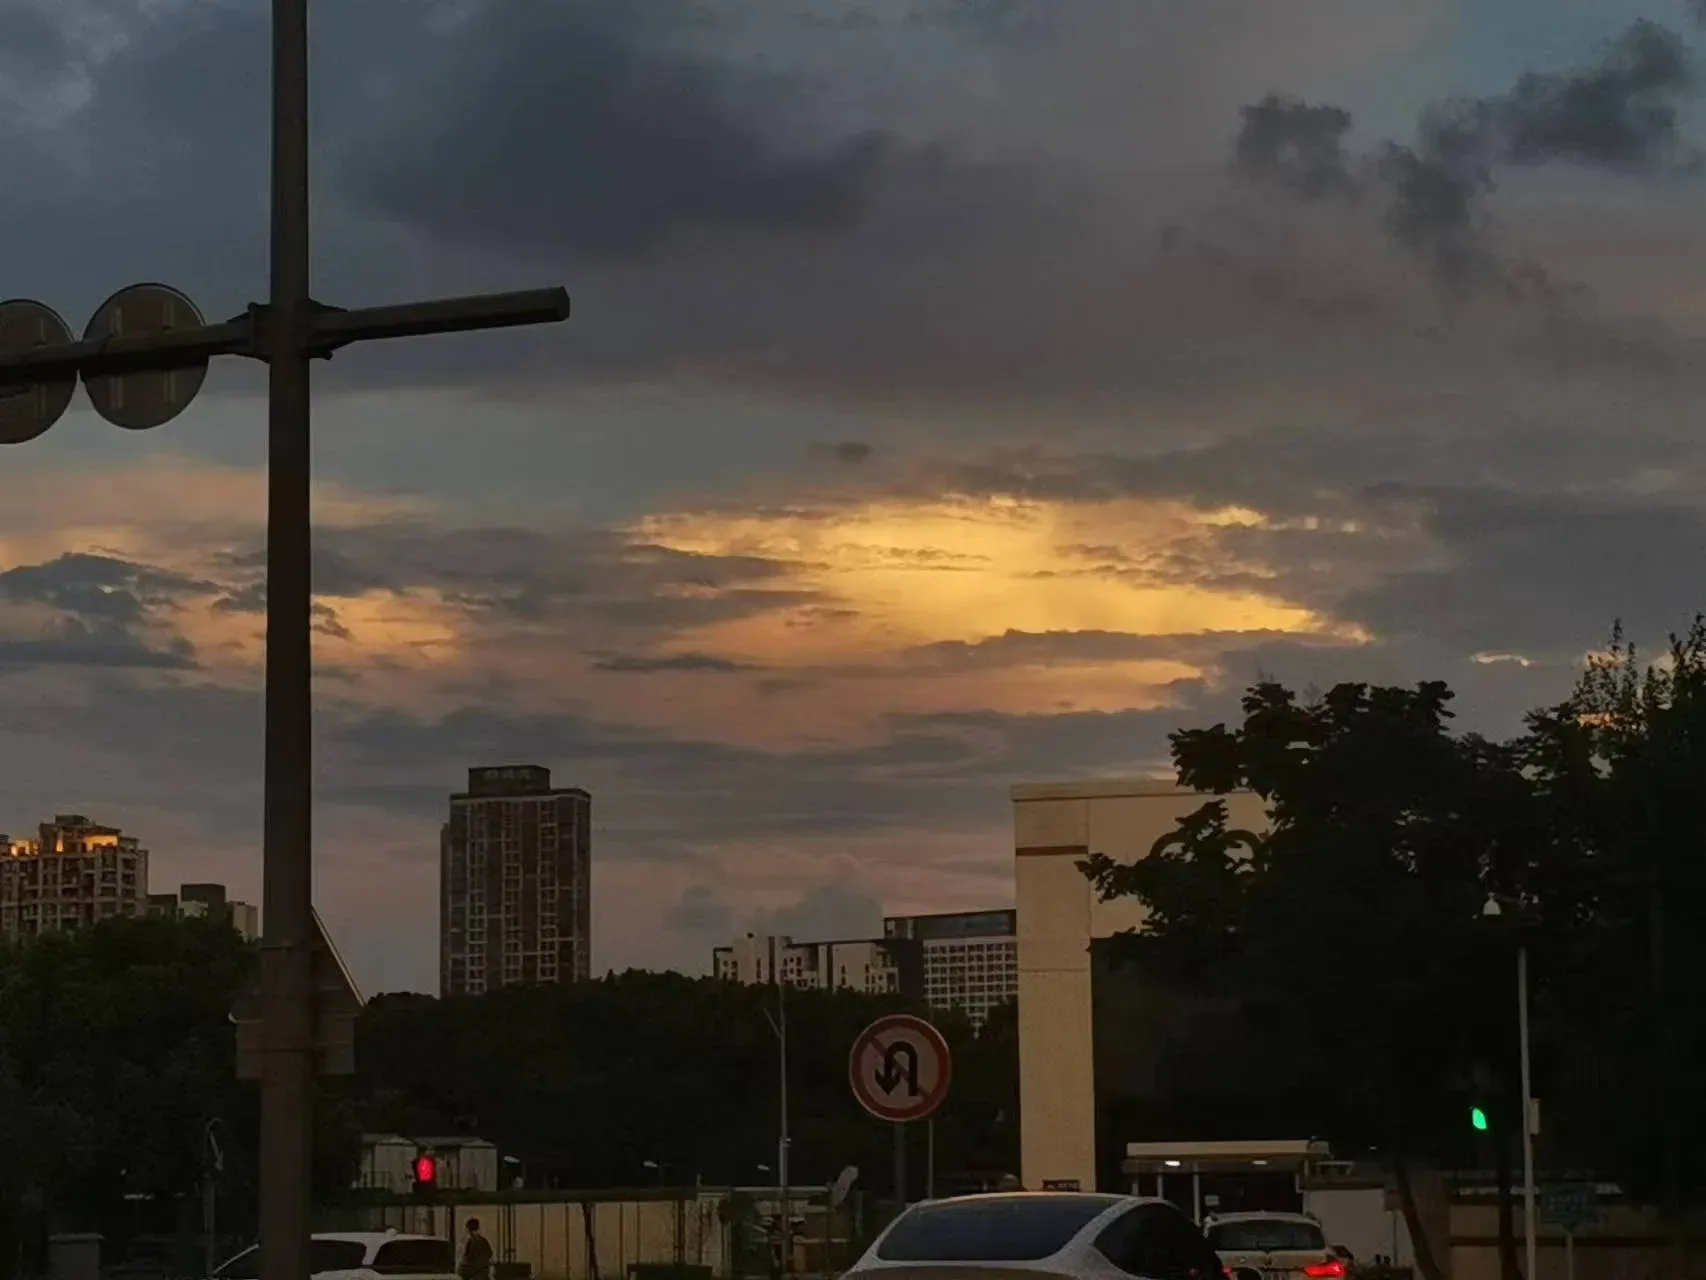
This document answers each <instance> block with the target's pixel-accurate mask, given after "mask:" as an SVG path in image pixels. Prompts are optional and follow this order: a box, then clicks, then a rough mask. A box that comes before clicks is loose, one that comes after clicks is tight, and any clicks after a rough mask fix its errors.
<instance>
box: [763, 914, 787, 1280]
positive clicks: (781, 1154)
mask: <svg viewBox="0 0 1706 1280" xmlns="http://www.w3.org/2000/svg"><path fill="white" fill-rule="evenodd" d="M770 978H771V980H772V981H773V982H775V984H776V1016H775V1017H774V1018H772V1017H771V1016H770V1011H769V1010H768V1009H767V1010H765V1012H764V1018H765V1021H767V1022H769V1023H770V1029H771V1030H772V1031H774V1032H775V1033H776V1046H777V1063H776V1080H777V1088H776V1097H777V1106H778V1117H777V1119H778V1123H777V1126H776V1182H777V1187H776V1192H777V1199H779V1200H780V1201H781V1212H780V1214H779V1221H778V1223H777V1228H778V1231H779V1239H780V1241H781V1246H782V1266H781V1274H783V1275H787V1274H788V1272H789V1271H790V1270H791V1269H792V1265H793V1258H792V1256H791V1255H792V1253H793V1245H794V1218H793V1210H792V1207H791V1206H790V1205H789V1203H788V1202H789V1199H790V1196H789V1186H788V1146H789V1141H788V998H787V990H788V983H787V981H786V978H785V975H784V974H783V971H782V947H781V939H779V938H777V937H774V936H772V937H771V939H770Z"/></svg>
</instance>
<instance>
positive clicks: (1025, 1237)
mask: <svg viewBox="0 0 1706 1280" xmlns="http://www.w3.org/2000/svg"><path fill="white" fill-rule="evenodd" d="M1222 1270H1223V1267H1222V1264H1221V1262H1220V1260H1219V1259H1218V1258H1217V1257H1216V1256H1215V1253H1214V1250H1212V1249H1211V1248H1209V1246H1208V1241H1207V1240H1205V1239H1204V1238H1203V1234H1202V1232H1201V1231H1199V1230H1198V1229H1197V1227H1196V1225H1195V1224H1194V1223H1193V1222H1192V1221H1191V1220H1190V1218H1189V1217H1188V1216H1187V1215H1186V1214H1184V1213H1183V1212H1181V1211H1180V1210H1179V1209H1178V1208H1176V1207H1175V1206H1174V1205H1172V1204H1171V1203H1169V1202H1168V1201H1166V1200H1151V1199H1142V1198H1139V1197H1136V1196H1116V1195H1090V1194H1083V1193H1079V1192H1057V1191H1041V1192H1013V1193H1002V1192H997V1193H995V1194H992V1195H976V1196H965V1197H963V1198H960V1199H954V1200H934V1201H927V1202H925V1203H923V1204H918V1205H914V1206H913V1207H912V1208H910V1209H908V1210H907V1211H906V1212H905V1213H903V1214H901V1215H900V1217H898V1218H896V1219H895V1220H894V1222H892V1223H891V1224H889V1227H888V1229H887V1230H886V1231H884V1232H883V1233H882V1234H881V1235H880V1236H878V1237H877V1239H876V1240H875V1241H874V1242H873V1243H872V1245H871V1247H870V1248H869V1249H868V1250H866V1251H865V1255H864V1256H863V1257H862V1258H860V1259H859V1261H858V1262H857V1263H855V1264H854V1265H853V1268H852V1269H851V1270H850V1271H848V1272H847V1273H846V1275H845V1276H844V1277H843V1280H1045V1278H1046V1280H1220V1277H1221V1272H1222Z"/></svg>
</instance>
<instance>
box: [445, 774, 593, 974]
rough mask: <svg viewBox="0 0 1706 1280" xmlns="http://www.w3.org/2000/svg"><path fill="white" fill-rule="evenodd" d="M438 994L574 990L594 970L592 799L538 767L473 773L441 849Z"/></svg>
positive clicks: (457, 797)
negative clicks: (546, 986) (569, 986)
mask: <svg viewBox="0 0 1706 1280" xmlns="http://www.w3.org/2000/svg"><path fill="white" fill-rule="evenodd" d="M439 870H440V874H439V990H440V992H441V994H443V995H444V996H447V997H449V996H460V995H478V994H479V993H481V992H483V991H490V990H492V989H494V988H496V987H501V986H507V985H510V984H513V983H523V982H573V981H578V980H581V979H585V978H586V977H588V976H589V975H590V973H591V969H592V797H591V795H590V794H589V793H587V792H586V791H583V790H581V789H580V788H578V787H553V786H552V785H551V771H550V770H549V769H546V768H543V767H541V766H539V765H499V766H493V767H487V768H477V769H470V770H469V771H468V789H467V790H466V791H462V792H457V793H455V794H453V795H452V796H451V797H450V817H449V821H447V822H446V823H445V824H444V827H443V829H442V832H441V835H440V845H439Z"/></svg>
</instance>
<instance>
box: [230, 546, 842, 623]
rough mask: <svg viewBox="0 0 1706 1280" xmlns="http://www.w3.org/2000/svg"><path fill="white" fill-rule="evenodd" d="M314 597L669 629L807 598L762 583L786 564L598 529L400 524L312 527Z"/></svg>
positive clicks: (247, 557) (246, 557) (244, 558)
mask: <svg viewBox="0 0 1706 1280" xmlns="http://www.w3.org/2000/svg"><path fill="white" fill-rule="evenodd" d="M314 538H315V550H314V589H315V591H317V592H319V593H321V594H324V595H328V596H359V595H362V594H364V593H366V592H369V591H393V592H407V591H411V590H419V589H431V590H435V591H438V592H441V593H443V595H444V596H445V597H446V598H447V599H448V600H449V601H450V602H451V603H453V604H457V605H460V606H462V607H464V608H466V609H469V610H471V611H474V612H478V613H483V614H486V615H489V616H491V617H492V618H494V619H499V620H507V621H513V622H543V621H549V620H553V619H559V618H561V617H563V616H564V615H565V614H566V613H567V612H569V611H573V613H574V615H575V616H576V617H577V618H578V619H580V620H581V621H583V622H586V621H589V620H603V621H606V622H610V623H615V624H621V625H632V626H638V627H657V628H669V627H677V626H689V625H692V624H695V623H703V622H711V621H716V620H719V619H723V618H731V617H741V616H745V615H748V614H752V613H762V612H765V611H767V610H770V609H776V608H783V607H787V606H790V605H795V604H803V603H807V602H809V601H811V600H813V599H815V598H816V597H815V596H813V595H811V594H810V593H807V592H800V591H793V590H788V589H784V588H781V587H779V586H774V585H771V584H773V583H775V582H776V581H777V580H778V579H780V578H782V577H784V576H785V575H786V574H787V573H789V572H790V570H791V566H789V565H788V564H786V563H783V562H780V561H776V560H767V559H763V558H760V557H756V556H738V555H731V556H717V555H707V554H698V553H694V552H689V551H677V550H674V549H672V548H669V547H661V546H657V545H655V544H649V543H645V542H641V541H637V540H635V539H634V538H631V537H628V536H624V535H623V534H622V533H620V532H617V531H614V530H607V529H578V530H569V531H560V532H551V531H547V530H540V529H528V528H523V527H520V526H508V527H505V526H487V527H475V528H460V529H458V528H446V527H442V526H439V525H434V524H431V523H428V522H426V521H411V520H398V521H391V522H382V523H375V524H368V525H347V526H341V527H331V528H322V529H319V530H316V531H315V535H314ZM226 560H227V562H228V563H229V564H230V565H231V567H232V569H233V571H234V572H236V573H240V574H253V573H257V572H259V571H260V570H261V569H262V568H263V566H264V565H265V563H266V552H265V550H264V549H263V548H260V547H250V548H246V549H243V550H240V551H235V552H232V553H229V554H228V555H227V556H226ZM265 602H266V595H265V590H264V588H263V587H260V586H257V585H254V584H250V585H249V586H247V587H245V588H244V589H243V590H242V591H240V592H236V593H232V594H228V595H227V596H226V597H225V599H224V600H223V601H222V602H221V604H220V606H219V607H221V608H222V609H225V610H238V611H253V610H258V609H261V608H264V606H265Z"/></svg>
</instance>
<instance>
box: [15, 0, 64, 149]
mask: <svg viewBox="0 0 1706 1280" xmlns="http://www.w3.org/2000/svg"><path fill="white" fill-rule="evenodd" d="M70 56H71V42H70V40H69V39H68V38H67V35H66V32H65V30H64V28H63V27H62V26H61V25H60V24H59V23H58V22H56V21H55V20H54V19H53V17H52V16H51V13H50V10H49V9H48V7H47V5H46V4H32V3H29V0H13V3H10V4H7V5H5V6H3V7H0V89H4V87H5V85H4V82H5V81H9V80H16V79H31V80H33V79H34V78H35V77H36V76H38V75H40V74H41V72H42V70H43V69H44V68H50V67H59V66H63V65H64V64H65V62H66V61H67V60H68V59H69V58H70ZM0 127H3V126H0Z"/></svg>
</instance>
